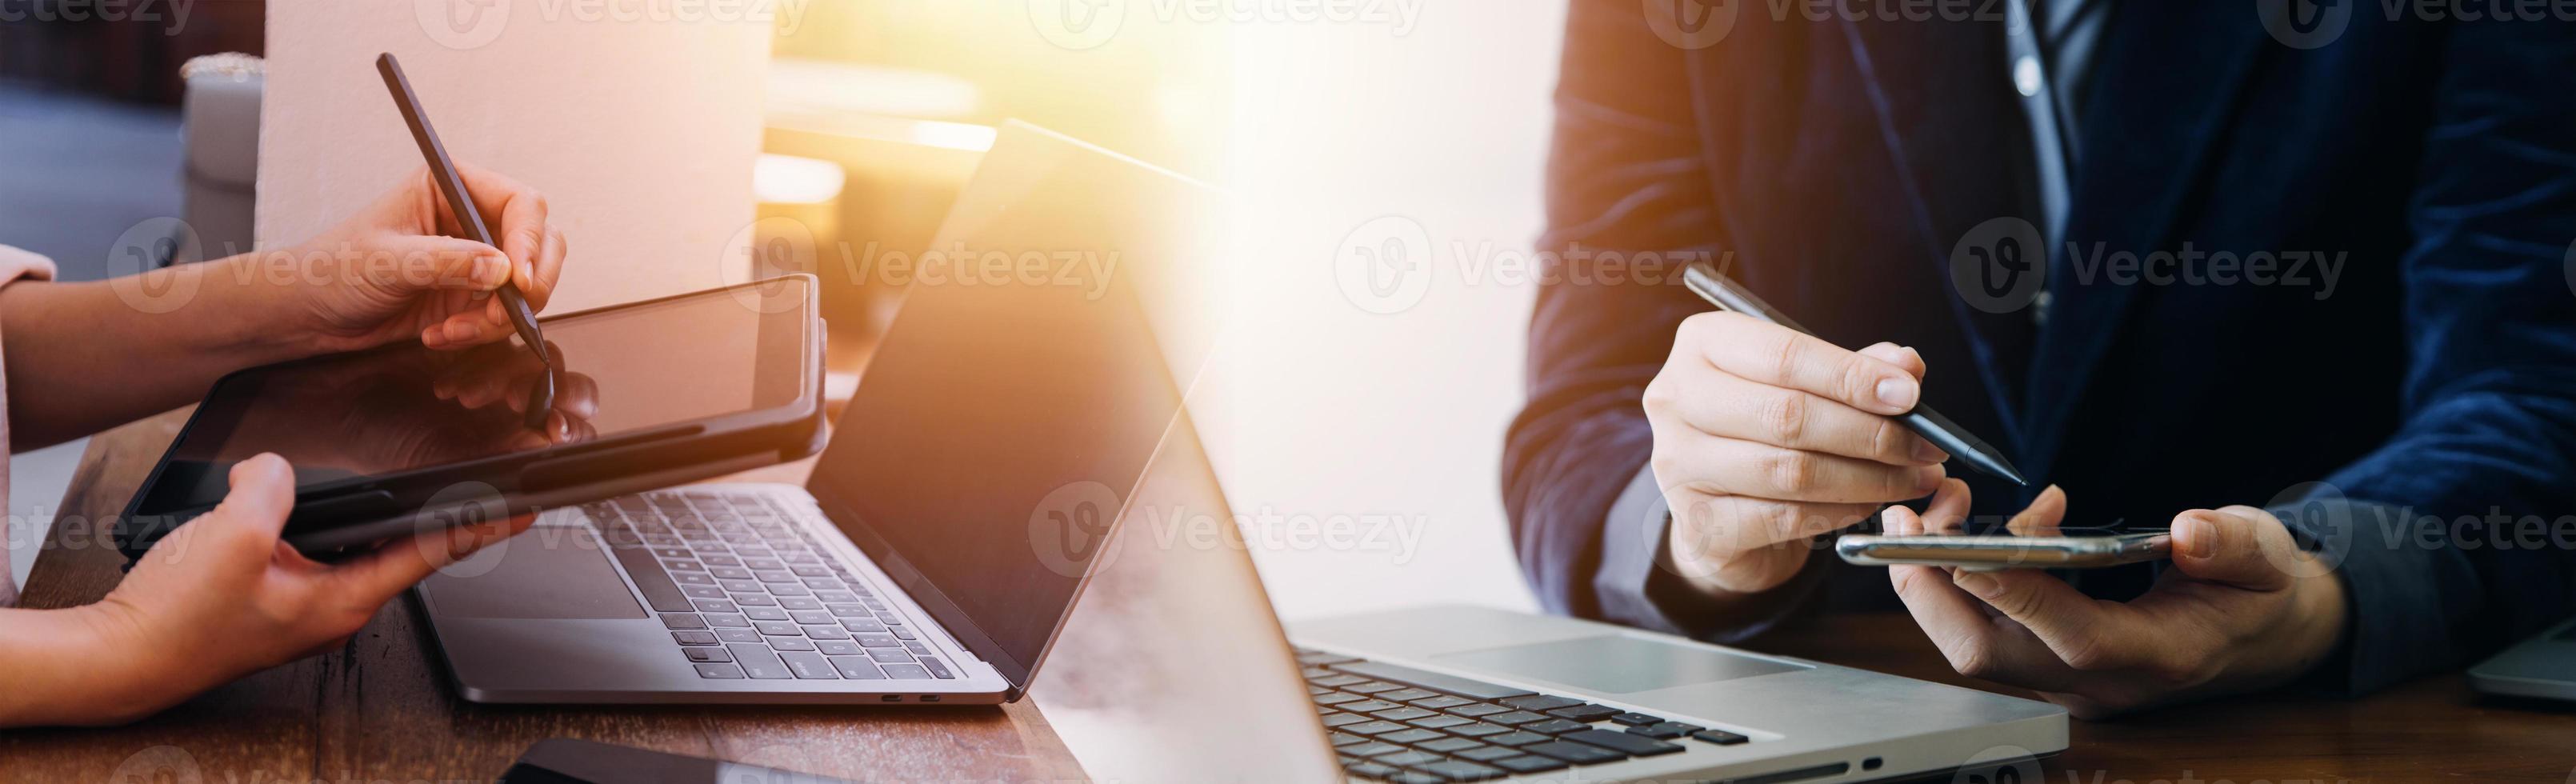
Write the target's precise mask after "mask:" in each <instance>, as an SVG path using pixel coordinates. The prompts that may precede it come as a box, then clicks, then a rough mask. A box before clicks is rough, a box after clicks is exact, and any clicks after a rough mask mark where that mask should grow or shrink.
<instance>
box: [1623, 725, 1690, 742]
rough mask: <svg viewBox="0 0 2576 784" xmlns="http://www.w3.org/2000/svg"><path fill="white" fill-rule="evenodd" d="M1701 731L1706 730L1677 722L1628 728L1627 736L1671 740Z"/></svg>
mask: <svg viewBox="0 0 2576 784" xmlns="http://www.w3.org/2000/svg"><path fill="white" fill-rule="evenodd" d="M1703 729H1707V728H1706V727H1702V726H1699V725H1697V724H1683V723H1681V722H1678V721H1667V722H1661V723H1657V724H1648V725H1646V726H1643V727H1629V728H1628V734H1630V735H1644V736H1646V737H1649V738H1654V739H1656V740H1672V739H1674V738H1678V737H1681V736H1684V735H1688V734H1691V733H1694V732H1698V731H1700V730H1703Z"/></svg>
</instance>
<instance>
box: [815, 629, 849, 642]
mask: <svg viewBox="0 0 2576 784" xmlns="http://www.w3.org/2000/svg"><path fill="white" fill-rule="evenodd" d="M805 636H807V637H812V638H814V639H817V640H846V639H849V638H850V630H848V629H843V628H841V627H839V626H807V627H805Z"/></svg>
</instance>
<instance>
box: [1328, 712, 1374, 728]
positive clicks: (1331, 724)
mask: <svg viewBox="0 0 2576 784" xmlns="http://www.w3.org/2000/svg"><path fill="white" fill-rule="evenodd" d="M1371 721H1376V720H1375V719H1371V718H1369V717H1367V716H1362V715H1359V714H1357V713H1340V712H1335V713H1334V714H1332V715H1330V716H1325V717H1324V728H1325V729H1334V728H1337V727H1348V726H1350V725H1353V724H1363V723H1367V722H1371Z"/></svg>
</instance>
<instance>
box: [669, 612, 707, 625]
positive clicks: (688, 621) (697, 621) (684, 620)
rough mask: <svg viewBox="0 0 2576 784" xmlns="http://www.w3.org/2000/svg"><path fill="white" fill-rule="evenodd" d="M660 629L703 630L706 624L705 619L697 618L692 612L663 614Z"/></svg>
mask: <svg viewBox="0 0 2576 784" xmlns="http://www.w3.org/2000/svg"><path fill="white" fill-rule="evenodd" d="M662 627H663V628H666V629H704V628H707V622H706V619H704V618H700V617H698V614H697V613H693V612H674V613H663V614H662Z"/></svg>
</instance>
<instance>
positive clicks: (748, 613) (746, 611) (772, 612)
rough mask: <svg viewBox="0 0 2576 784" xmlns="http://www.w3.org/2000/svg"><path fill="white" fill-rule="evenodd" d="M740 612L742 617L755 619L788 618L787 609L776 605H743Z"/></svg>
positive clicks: (774, 619)
mask: <svg viewBox="0 0 2576 784" xmlns="http://www.w3.org/2000/svg"><path fill="white" fill-rule="evenodd" d="M742 614H743V616H744V617H747V618H750V619H752V620H755V621H784V620H787V619H788V617H787V611H786V610H781V609H778V608H776V607H745V608H742Z"/></svg>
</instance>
